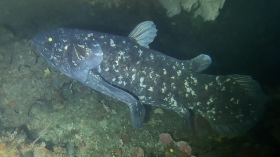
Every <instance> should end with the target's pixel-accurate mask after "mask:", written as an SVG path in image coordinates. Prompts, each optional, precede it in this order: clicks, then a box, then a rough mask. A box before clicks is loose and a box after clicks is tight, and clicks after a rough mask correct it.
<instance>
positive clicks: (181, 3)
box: [159, 0, 225, 21]
mask: <svg viewBox="0 0 280 157" xmlns="http://www.w3.org/2000/svg"><path fill="white" fill-rule="evenodd" d="M159 1H160V3H161V4H162V5H163V7H164V8H165V9H167V16H168V17H172V16H175V15H177V14H180V12H181V7H183V9H184V10H186V11H188V12H190V11H191V10H195V12H194V17H197V16H198V15H199V16H201V17H202V18H203V19H204V21H214V20H215V19H216V18H217V16H218V15H219V10H220V9H222V8H223V6H224V3H225V0H159Z"/></svg>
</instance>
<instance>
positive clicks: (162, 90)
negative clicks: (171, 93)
mask: <svg viewBox="0 0 280 157" xmlns="http://www.w3.org/2000/svg"><path fill="white" fill-rule="evenodd" d="M165 85H166V83H163V88H162V89H161V92H162V93H165V91H166V89H167V88H166V86H165Z"/></svg>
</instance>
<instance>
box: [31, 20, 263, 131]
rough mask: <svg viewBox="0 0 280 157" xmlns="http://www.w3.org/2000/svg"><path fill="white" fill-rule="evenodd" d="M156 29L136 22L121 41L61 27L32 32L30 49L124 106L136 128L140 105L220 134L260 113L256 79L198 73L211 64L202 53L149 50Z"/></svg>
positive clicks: (236, 128)
mask: <svg viewBox="0 0 280 157" xmlns="http://www.w3.org/2000/svg"><path fill="white" fill-rule="evenodd" d="M157 31H158V30H157V29H156V26H155V24H154V23H153V22H152V21H144V22H142V23H140V24H138V25H137V26H136V27H135V28H134V29H133V30H132V31H131V32H130V34H129V35H128V36H127V37H124V36H118V35H112V34H107V33H102V32H98V31H92V30H83V29H75V28H64V27H62V28H56V29H51V30H47V31H43V32H40V33H38V34H37V35H35V36H34V38H33V45H34V47H35V48H36V49H37V51H38V52H39V53H40V54H41V55H42V56H43V57H44V58H45V60H46V61H48V62H49V63H50V64H51V65H52V66H54V67H55V68H56V69H57V70H59V71H60V72H62V73H63V74H65V75H66V76H68V77H70V78H72V79H74V80H76V81H78V82H80V83H82V84H84V85H85V86H88V87H90V88H92V89H93V90H95V91H98V92H100V93H103V94H105V95H108V96H110V97H112V98H114V99H118V100H119V101H121V102H123V103H125V104H127V105H128V107H129V109H130V116H131V121H132V124H133V125H134V126H135V127H136V128H142V127H143V125H144V122H145V121H144V119H145V115H146V110H145V106H144V105H151V106H156V107H160V108H165V109H169V110H173V111H174V112H176V113H178V115H179V116H181V117H182V118H183V120H184V123H185V124H186V125H187V127H189V126H190V116H191V114H190V113H195V115H200V116H203V117H204V118H205V119H206V120H207V121H208V122H209V124H210V125H211V127H212V129H214V130H215V131H216V132H217V133H219V134H221V135H223V136H233V135H236V134H239V133H241V132H243V131H246V130H248V129H250V128H252V127H253V126H254V125H255V124H256V123H257V121H258V120H259V119H260V117H261V115H262V114H263V113H264V109H265V96H264V93H263V92H262V90H261V87H260V85H259V84H258V82H257V81H255V80H253V79H252V78H251V77H250V76H246V75H239V74H233V75H208V74H203V73H202V72H203V71H204V70H205V69H207V68H208V67H209V66H210V65H211V63H212V60H211V57H210V56H209V55H206V54H200V55H198V56H197V57H195V58H193V59H190V60H179V59H176V58H172V57H170V56H167V55H165V54H163V53H161V52H158V51H155V50H152V49H150V48H149V44H150V43H151V42H152V41H153V40H154V39H155V37H156V36H157Z"/></svg>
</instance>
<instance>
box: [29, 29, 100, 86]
mask: <svg viewBox="0 0 280 157" xmlns="http://www.w3.org/2000/svg"><path fill="white" fill-rule="evenodd" d="M88 34H89V32H88V31H84V30H78V29H68V28H58V29H54V30H51V31H46V32H42V33H39V34H38V35H36V36H35V37H34V38H33V43H34V46H35V47H36V49H37V50H38V51H39V53H40V54H41V55H42V56H43V57H44V58H45V59H46V60H47V61H48V62H49V63H51V64H52V65H53V66H54V67H55V68H56V69H58V70H60V71H61V72H62V73H64V74H66V75H67V76H69V77H71V78H73V79H76V80H78V81H81V82H84V81H85V80H86V77H87V75H88V72H89V71H90V70H91V69H93V68H96V67H98V66H99V64H100V63H101V62H102V60H103V52H102V50H101V47H100V45H99V44H98V42H97V41H92V40H91V41H89V40H88V38H87V35H88Z"/></svg>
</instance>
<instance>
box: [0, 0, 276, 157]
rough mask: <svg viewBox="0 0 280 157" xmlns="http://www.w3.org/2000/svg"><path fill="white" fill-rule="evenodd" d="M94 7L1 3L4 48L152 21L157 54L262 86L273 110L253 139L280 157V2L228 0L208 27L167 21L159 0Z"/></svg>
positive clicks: (80, 1) (26, 0) (82, 2)
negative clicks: (58, 32) (42, 36)
mask: <svg viewBox="0 0 280 157" xmlns="http://www.w3.org/2000/svg"><path fill="white" fill-rule="evenodd" d="M91 2H93V1H87V0H9V1H7V0H0V26H1V27H2V28H5V29H6V30H9V31H11V32H12V35H13V36H14V37H15V38H13V39H11V40H9V39H8V37H7V38H5V39H7V40H2V39H1V40H0V46H4V45H7V44H8V43H10V42H16V41H19V40H22V39H27V40H29V39H31V38H32V37H33V35H35V34H36V33H38V32H40V31H42V30H46V29H51V28H56V27H61V26H63V27H72V28H81V29H91V30H95V31H101V32H106V33H112V34H117V35H122V36H126V35H127V34H128V33H129V32H130V31H131V30H132V29H133V28H134V26H135V25H137V24H138V23H140V22H142V21H146V20H152V21H154V23H155V24H156V26H157V29H158V36H157V37H156V39H155V41H154V42H153V43H152V44H151V45H150V47H151V48H152V49H154V50H157V51H160V52H162V53H165V54H166V55H169V56H172V57H175V58H178V59H191V58H193V57H195V56H197V55H199V54H202V53H203V54H208V55H210V56H211V58H212V61H213V63H212V65H211V66H210V67H209V68H208V69H207V70H206V71H205V73H207V74H215V75H228V74H243V75H250V76H252V77H253V78H254V79H255V80H257V81H258V82H259V83H260V84H261V86H262V88H263V91H264V92H265V93H266V95H267V100H268V103H267V106H268V107H267V112H266V114H265V115H264V118H263V119H262V120H261V122H260V124H258V125H257V129H256V131H255V132H254V133H253V137H252V139H251V140H252V141H253V142H252V143H254V144H255V145H262V146H263V145H265V146H266V147H269V150H270V151H271V152H275V153H274V154H275V155H276V153H279V152H278V150H277V149H278V148H279V146H280V140H279V139H280V138H278V137H279V136H280V132H279V133H275V132H277V131H280V129H279V126H278V125H279V123H278V124H275V123H276V122H278V120H280V117H279V114H280V110H279V107H278V106H279V103H280V29H279V28H280V1H279V0H246V1H244V0H226V2H225V5H224V7H223V9H222V10H221V11H220V15H219V16H218V17H217V19H216V20H215V21H208V22H205V21H203V19H202V18H200V17H197V18H193V16H192V12H191V13H188V12H186V11H182V12H181V14H179V15H176V16H174V17H172V18H168V17H167V16H166V14H165V10H164V8H163V7H162V6H161V5H159V3H158V1H157V0H124V1H123V2H121V3H110V4H109V2H110V0H106V2H103V3H95V4H94V5H92V4H91ZM116 6H117V7H116ZM277 105H278V106H277ZM268 117H269V118H268ZM271 119H273V122H271ZM264 125H266V126H268V127H265V128H264V127H263V126H264ZM251 154H253V153H251ZM271 154H273V153H271ZM271 154H270V155H271ZM248 156H249V155H248ZM259 156H260V155H259ZM242 157H245V156H244V155H243V156H242ZM250 157H251V156H250Z"/></svg>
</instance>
